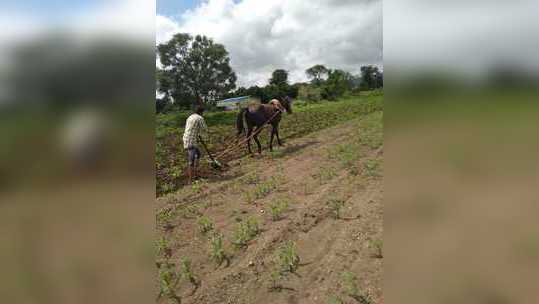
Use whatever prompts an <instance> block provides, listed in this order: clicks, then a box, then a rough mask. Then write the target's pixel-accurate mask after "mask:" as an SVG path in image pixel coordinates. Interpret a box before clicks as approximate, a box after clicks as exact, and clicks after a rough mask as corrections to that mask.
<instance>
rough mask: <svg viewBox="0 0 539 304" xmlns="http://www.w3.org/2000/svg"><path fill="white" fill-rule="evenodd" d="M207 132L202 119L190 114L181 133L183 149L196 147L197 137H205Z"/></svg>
mask: <svg viewBox="0 0 539 304" xmlns="http://www.w3.org/2000/svg"><path fill="white" fill-rule="evenodd" d="M207 131H208V127H207V126H206V122H205V121H204V118H203V117H202V116H200V115H198V114H196V113H195V114H191V116H189V118H187V121H186V122H185V131H184V132H183V147H184V148H185V149H187V148H188V147H191V146H193V147H198V144H199V142H198V137H199V136H205V135H206V132H207Z"/></svg>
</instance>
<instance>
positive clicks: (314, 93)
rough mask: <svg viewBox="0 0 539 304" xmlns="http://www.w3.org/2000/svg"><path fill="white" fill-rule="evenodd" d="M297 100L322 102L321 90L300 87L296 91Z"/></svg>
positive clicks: (308, 86)
mask: <svg viewBox="0 0 539 304" xmlns="http://www.w3.org/2000/svg"><path fill="white" fill-rule="evenodd" d="M298 98H299V99H301V100H307V101H320V100H322V90H321V89H320V88H318V87H314V86H310V85H305V86H301V87H300V88H299V91H298Z"/></svg>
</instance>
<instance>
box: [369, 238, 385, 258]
mask: <svg viewBox="0 0 539 304" xmlns="http://www.w3.org/2000/svg"><path fill="white" fill-rule="evenodd" d="M370 245H371V248H374V250H375V253H374V254H373V255H372V257H374V258H378V259H381V258H383V257H384V256H383V254H382V249H383V245H384V244H383V241H382V240H373V241H371V244H370Z"/></svg>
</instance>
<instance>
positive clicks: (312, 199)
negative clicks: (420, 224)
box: [157, 111, 383, 304]
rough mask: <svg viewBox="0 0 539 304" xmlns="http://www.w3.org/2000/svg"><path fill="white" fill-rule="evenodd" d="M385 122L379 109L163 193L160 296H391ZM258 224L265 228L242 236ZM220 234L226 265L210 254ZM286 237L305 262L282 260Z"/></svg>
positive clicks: (196, 299) (279, 299) (237, 303)
mask: <svg viewBox="0 0 539 304" xmlns="http://www.w3.org/2000/svg"><path fill="white" fill-rule="evenodd" d="M381 120H382V112H381V111H376V112H373V113H370V114H368V115H365V116H363V117H359V118H358V119H354V120H352V121H348V122H346V123H343V124H341V125H337V126H336V127H332V128H329V129H324V130H321V131H318V132H315V133H311V134H310V135H308V136H305V137H302V138H298V139H295V140H290V141H285V144H284V146H283V147H282V148H278V149H277V151H275V152H273V153H270V152H268V151H267V150H264V151H263V153H262V156H256V157H254V158H249V157H247V158H242V159H240V160H237V161H234V162H233V163H231V164H230V165H231V168H230V169H229V170H227V171H226V172H224V173H223V174H222V176H221V177H220V178H219V180H211V181H201V182H199V183H197V184H196V185H194V186H191V187H185V188H183V189H182V190H180V191H179V192H177V193H175V194H170V195H167V196H164V197H161V198H159V199H158V200H157V224H158V234H159V235H158V239H159V241H158V248H159V256H158V261H157V265H158V267H160V268H161V272H160V280H159V282H158V284H159V285H160V287H161V290H164V295H163V296H162V297H161V298H160V299H159V301H158V303H168V302H170V303H174V301H173V300H172V299H171V298H170V297H169V296H170V295H171V294H173V293H175V294H176V295H178V296H179V297H181V301H182V302H181V303H183V304H185V303H188V304H189V303H197V304H202V303H215V304H217V303H219V304H224V303H231V304H232V303H234V304H251V303H257V304H264V303H268V304H269V303H306V304H307V303H324V304H325V303H382V302H383V300H382V289H381V288H382V262H383V257H382V249H381V247H382V216H383V214H382V213H383V207H382V195H383V190H382V170H381V168H382V158H383V150H382V122H381ZM285 138H286V136H285ZM271 206H273V207H274V208H273V209H274V210H273V212H272V210H271V209H272V208H271ZM341 206H342V207H341ZM248 222H249V223H251V224H252V223H253V222H256V223H257V224H258V229H256V228H255V229H251V230H249V233H247V237H245V234H243V236H244V237H243V238H242V237H240V236H242V234H241V230H240V229H239V228H238V227H240V226H241V227H243V228H245V227H247V226H249V225H246V223H248ZM242 224H243V225H242ZM253 225H254V226H256V224H253ZM202 230H206V232H203V231H202ZM216 233H219V234H222V236H223V239H222V240H223V244H224V246H223V249H224V251H225V255H226V257H227V258H225V259H223V261H222V264H221V265H220V266H219V265H218V264H219V263H218V262H216V261H215V260H212V259H211V256H210V252H212V250H211V248H212V246H211V244H212V242H211V241H210V239H211V238H212V236H214V235H215V234H216ZM215 239H216V238H215V237H213V240H214V241H215ZM290 242H291V243H290ZM286 244H289V245H290V246H292V247H291V248H292V249H290V248H289V251H288V255H286V254H284V256H289V257H290V256H292V257H295V256H296V254H297V256H299V258H300V260H299V263H298V262H297V261H296V262H295V263H291V264H287V265H282V264H283V262H282V261H283V259H284V258H283V256H281V259H279V258H278V256H279V252H281V253H282V249H281V248H283V246H284V245H286ZM217 247H219V246H217ZM294 248H295V249H294ZM214 249H215V246H214ZM221 257H222V256H221ZM184 258H187V259H188V260H189V261H190V262H191V266H192V269H191V271H189V270H186V268H185V265H182V263H181V261H182V259H184ZM227 260H228V262H227ZM292 260H294V259H292ZM288 261H290V259H289V260H288ZM227 264H228V265H227ZM285 264H286V262H285ZM166 265H169V267H170V269H171V272H170V273H172V274H169V276H168V277H167V276H166V275H163V273H165V271H164V270H163V269H166V267H165V266H166ZM283 266H290V267H284V268H287V269H288V270H289V271H284V270H283ZM189 274H192V282H190V280H189V276H190V275H189ZM171 278H173V279H171ZM176 278H180V280H179V283H178V284H175V283H171V282H173V281H174V282H175V279H176ZM193 282H194V283H195V284H193ZM167 288H168V289H171V290H172V292H170V291H167ZM167 295H169V296H167Z"/></svg>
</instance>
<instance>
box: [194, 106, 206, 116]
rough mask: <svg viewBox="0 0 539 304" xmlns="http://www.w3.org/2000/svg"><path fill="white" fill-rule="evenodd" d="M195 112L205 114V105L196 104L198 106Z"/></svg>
mask: <svg viewBox="0 0 539 304" xmlns="http://www.w3.org/2000/svg"><path fill="white" fill-rule="evenodd" d="M195 113H197V114H198V115H202V114H204V107H203V106H201V105H199V106H196V108H195Z"/></svg>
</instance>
